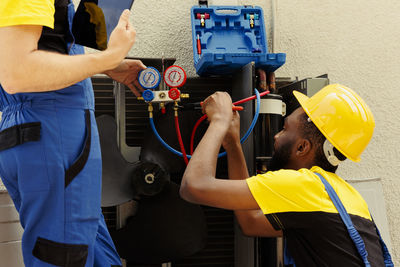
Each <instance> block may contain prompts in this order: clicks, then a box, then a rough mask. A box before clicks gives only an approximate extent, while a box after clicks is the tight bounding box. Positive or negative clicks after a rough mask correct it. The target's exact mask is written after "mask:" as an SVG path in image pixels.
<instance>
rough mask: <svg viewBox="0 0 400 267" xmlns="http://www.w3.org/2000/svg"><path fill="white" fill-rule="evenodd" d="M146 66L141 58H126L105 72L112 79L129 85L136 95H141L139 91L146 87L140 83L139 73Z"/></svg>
mask: <svg viewBox="0 0 400 267" xmlns="http://www.w3.org/2000/svg"><path fill="white" fill-rule="evenodd" d="M145 68H146V66H145V65H144V64H143V63H142V61H140V60H134V59H124V60H123V61H122V62H121V64H119V66H118V67H116V68H115V69H113V70H109V71H106V72H104V73H105V74H107V75H108V76H110V78H111V79H113V80H115V81H117V82H120V83H123V84H125V85H126V86H128V87H129V89H131V91H132V92H133V93H134V94H135V95H136V96H140V92H139V91H142V92H143V91H144V89H143V88H142V87H141V86H140V84H139V81H138V75H139V72H140V71H141V70H144V69H145Z"/></svg>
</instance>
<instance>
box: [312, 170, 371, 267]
mask: <svg viewBox="0 0 400 267" xmlns="http://www.w3.org/2000/svg"><path fill="white" fill-rule="evenodd" d="M315 174H316V175H318V176H319V178H320V179H321V181H322V183H323V184H324V185H325V190H326V192H327V193H328V195H329V197H330V198H331V200H332V202H333V204H334V205H335V207H336V209H337V210H338V212H339V215H340V217H341V218H342V221H343V223H344V224H345V225H346V228H347V231H348V232H349V234H350V237H351V239H352V240H353V242H354V244H355V245H356V247H357V250H358V253H360V255H361V258H362V259H363V261H364V264H365V266H366V267H370V266H371V265H370V263H369V262H368V259H367V257H368V252H367V250H366V249H365V244H364V241H363V240H362V238H361V236H360V234H359V233H358V231H357V229H356V228H355V227H354V225H353V222H352V221H351V218H350V216H349V214H348V213H347V211H346V209H345V207H344V206H343V204H342V202H341V201H340V199H339V197H338V195H337V194H336V192H335V190H334V189H333V188H332V186H331V185H330V184H329V183H328V181H327V180H325V178H324V177H323V176H322V175H321V174H319V173H315Z"/></svg>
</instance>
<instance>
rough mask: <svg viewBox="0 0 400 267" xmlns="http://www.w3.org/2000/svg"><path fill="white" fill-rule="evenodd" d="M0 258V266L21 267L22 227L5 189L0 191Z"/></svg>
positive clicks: (22, 264)
mask: <svg viewBox="0 0 400 267" xmlns="http://www.w3.org/2000/svg"><path fill="white" fill-rule="evenodd" d="M0 215H1V216H0V258H1V266H13V267H23V266H24V263H23V259H22V249H21V238H22V233H23V229H22V227H21V225H20V223H19V216H18V213H17V211H16V210H15V207H14V204H13V202H12V200H11V198H10V196H9V195H8V193H7V191H5V190H2V191H0Z"/></svg>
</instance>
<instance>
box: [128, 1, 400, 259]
mask: <svg viewBox="0 0 400 267" xmlns="http://www.w3.org/2000/svg"><path fill="white" fill-rule="evenodd" d="M209 2H212V3H213V4H220V3H221V4H225V3H226V2H228V3H233V4H237V3H238V4H252V5H258V6H261V7H262V8H263V9H264V15H265V21H266V24H267V27H268V31H269V32H270V31H271V0H265V1H251V0H249V1H217V0H214V1H209ZM196 3H197V1H195V0H191V1H188V0H179V1H176V0H164V1H156V0H145V1H144V0H137V1H136V2H135V3H134V5H133V15H132V17H133V23H134V25H135V27H136V29H137V42H136V44H135V46H134V47H133V49H132V51H131V55H132V56H139V57H161V56H162V55H163V54H164V56H166V57H176V58H177V62H176V63H177V64H179V65H181V66H182V67H184V68H185V69H186V71H187V72H188V73H189V75H195V70H194V67H193V54H192V48H191V47H192V43H191V28H190V8H191V7H192V6H193V5H195V4H196ZM276 10H277V13H276V15H277V16H276V17H277V19H276V23H275V28H276V35H275V36H276V44H275V52H285V53H287V63H286V64H285V65H284V67H282V68H281V69H280V70H279V71H277V76H284V77H287V76H289V77H295V76H298V77H299V78H300V79H302V78H305V77H313V76H317V75H320V74H324V73H328V74H329V77H330V79H331V83H333V82H340V83H343V84H345V85H347V86H349V87H351V88H353V89H354V90H356V91H357V92H358V93H359V94H360V95H361V96H362V97H363V98H364V99H365V101H366V102H367V103H368V104H369V106H370V107H371V109H372V110H373V112H374V115H375V120H376V131H375V134H374V137H373V140H372V142H371V144H370V145H369V147H368V148H367V150H366V151H365V153H364V155H363V157H362V161H361V162H360V163H358V164H355V163H352V162H346V163H344V164H343V166H341V167H340V169H339V174H340V175H342V176H343V177H345V178H348V179H359V178H381V179H382V184H383V190H384V194H385V201H386V209H387V216H388V222H389V230H390V234H391V245H392V256H393V257H394V259H395V263H397V265H399V264H400V231H399V230H397V225H400V205H399V204H400V177H399V175H398V172H399V170H400V163H399V162H400V156H399V155H400V153H399V151H398V149H399V147H400V137H399V134H400V133H399V132H400V119H399V114H398V112H399V111H400V108H399V106H400V92H399V89H398V83H399V82H398V80H399V73H400V60H399V54H400V53H399V51H400V31H399V25H400V16H399V14H398V12H399V11H400V2H398V1H395V0H387V1H378V0H371V1H361V0H355V1H346V0H330V1H317V0H310V1H296V0H279V1H278V3H277V4H276ZM269 37H271V36H270V35H269Z"/></svg>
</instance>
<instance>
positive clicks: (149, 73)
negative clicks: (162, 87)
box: [139, 67, 161, 89]
mask: <svg viewBox="0 0 400 267" xmlns="http://www.w3.org/2000/svg"><path fill="white" fill-rule="evenodd" d="M160 81H161V75H160V72H158V70H157V69H156V68H153V67H147V69H144V70H142V71H140V72H139V84H140V85H141V86H142V87H143V88H145V89H154V88H156V87H157V86H158V85H159V84H160Z"/></svg>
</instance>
